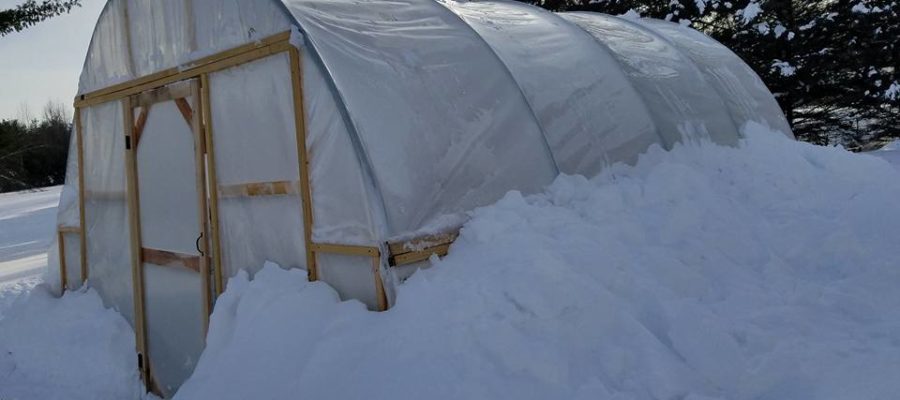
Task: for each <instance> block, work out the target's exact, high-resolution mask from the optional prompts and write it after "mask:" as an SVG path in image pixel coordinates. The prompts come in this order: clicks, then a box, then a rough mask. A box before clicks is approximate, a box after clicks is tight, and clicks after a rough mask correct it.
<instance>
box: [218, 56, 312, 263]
mask: <svg viewBox="0 0 900 400" xmlns="http://www.w3.org/2000/svg"><path fill="white" fill-rule="evenodd" d="M290 82H291V75H290V62H289V59H288V56H287V54H284V53H282V54H277V55H273V56H271V57H267V58H265V59H262V60H257V61H253V62H251V63H247V64H242V65H240V66H237V67H235V68H230V69H227V70H223V71H219V72H215V73H212V74H210V85H209V86H210V87H209V90H210V92H209V93H210V99H209V100H210V107H211V112H210V115H211V116H212V135H213V145H214V146H215V162H216V175H217V181H218V182H217V183H218V185H219V186H220V187H221V186H227V185H236V184H247V183H259V182H275V181H288V182H291V184H292V185H293V186H294V187H295V188H297V190H296V191H295V193H296V194H291V195H279V196H255V197H241V196H236V197H223V196H219V222H220V232H221V233H220V234H221V246H222V249H221V251H222V258H223V269H224V272H225V276H226V277H230V276H234V275H235V274H236V273H237V272H238V271H239V270H241V269H245V270H247V271H249V272H250V273H251V274H252V273H254V272H256V271H257V270H259V269H260V268H262V266H263V264H264V263H265V262H266V261H273V262H276V263H278V264H279V265H281V266H282V267H284V268H305V266H306V256H305V254H306V250H305V244H304V239H303V215H302V200H301V197H300V195H299V176H300V171H299V162H298V159H297V136H296V135H297V133H296V130H295V125H294V98H293V92H292V90H291V84H290Z"/></svg>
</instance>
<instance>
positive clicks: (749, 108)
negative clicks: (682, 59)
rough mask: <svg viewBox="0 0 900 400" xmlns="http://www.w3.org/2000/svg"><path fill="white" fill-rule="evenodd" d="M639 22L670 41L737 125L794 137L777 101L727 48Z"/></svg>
mask: <svg viewBox="0 0 900 400" xmlns="http://www.w3.org/2000/svg"><path fill="white" fill-rule="evenodd" d="M640 23H641V24H643V25H645V26H647V27H648V28H650V29H652V30H653V31H655V32H657V33H658V34H660V35H661V36H664V37H665V38H666V39H668V40H669V41H671V42H672V44H674V45H675V47H677V48H678V49H680V50H681V51H682V52H683V53H684V54H686V55H687V56H688V57H689V58H690V59H691V60H692V61H693V62H694V64H695V65H696V66H697V67H698V68H700V71H702V72H703V74H704V76H705V78H706V80H707V81H708V82H709V83H710V84H711V85H712V86H713V87H714V88H715V89H716V91H717V92H718V93H719V95H720V96H721V97H722V99H723V100H724V101H725V105H726V106H727V107H728V111H729V113H730V114H731V117H732V119H734V121H735V123H736V124H737V126H744V124H745V123H747V122H749V121H754V122H758V123H761V124H764V125H767V126H769V127H770V128H772V129H776V130H779V131H781V132H783V133H784V134H785V135H787V136H789V137H791V138H793V137H794V135H793V133H792V132H791V127H790V125H789V124H788V122H787V120H786V119H785V118H784V114H783V113H782V112H781V108H780V107H779V106H778V102H777V101H775V97H774V96H772V93H771V92H769V89H768V88H766V85H765V84H764V83H763V81H762V79H760V78H759V76H758V75H756V73H755V72H753V70H752V69H751V68H750V67H749V66H748V65H747V64H746V63H744V61H743V60H741V59H740V57H738V56H737V55H735V54H734V53H732V52H731V50H729V49H728V48H727V47H725V46H723V45H722V44H721V43H719V42H717V41H715V40H714V39H713V38H711V37H709V36H706V35H704V34H702V33H700V32H697V31H695V30H693V29H691V28H688V27H684V26H681V25H679V24H675V23H671V22H666V21H661V20H653V19H641V20H640Z"/></svg>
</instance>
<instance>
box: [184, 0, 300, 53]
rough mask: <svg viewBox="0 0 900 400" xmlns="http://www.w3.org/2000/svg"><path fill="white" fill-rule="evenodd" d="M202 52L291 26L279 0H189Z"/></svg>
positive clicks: (259, 37)
mask: <svg viewBox="0 0 900 400" xmlns="http://www.w3.org/2000/svg"><path fill="white" fill-rule="evenodd" d="M190 2H191V3H193V22H194V31H195V34H196V44H197V46H196V49H197V51H199V52H200V53H201V54H211V53H214V52H217V51H221V50H225V49H228V48H231V47H236V46H239V45H242V44H244V43H249V42H253V41H255V40H259V39H262V38H264V37H266V36H270V35H274V34H276V33H280V32H284V31H287V30H289V29H290V28H291V20H290V17H289V16H288V15H287V14H286V13H285V12H284V7H283V6H281V5H280V4H278V3H279V2H278V1H277V0H190Z"/></svg>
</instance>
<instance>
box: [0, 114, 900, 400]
mask: <svg viewBox="0 0 900 400" xmlns="http://www.w3.org/2000/svg"><path fill="white" fill-rule="evenodd" d="M747 136H748V139H746V140H745V141H744V142H743V143H742V145H741V147H740V148H723V147H717V146H713V145H711V144H695V143H691V144H686V145H680V146H678V147H677V148H676V149H675V150H673V151H671V152H663V151H661V150H659V149H651V151H649V152H648V153H647V154H646V155H645V156H643V157H642V158H641V160H640V162H639V164H638V165H637V166H636V167H628V166H621V165H620V166H614V167H612V168H609V169H607V171H606V172H604V173H603V174H601V175H600V176H598V177H595V178H593V179H585V178H583V177H577V176H562V177H560V178H559V179H557V181H556V182H555V183H554V184H553V185H551V186H550V187H549V188H548V189H547V190H546V192H545V193H542V194H539V195H534V196H527V197H523V196H522V195H520V194H519V193H515V192H512V193H509V194H508V195H507V196H506V197H505V198H503V199H502V200H501V201H499V202H498V203H496V204H494V205H492V206H489V207H484V208H481V209H478V210H476V211H474V212H473V213H472V215H471V217H472V218H471V220H470V222H469V223H467V224H466V225H465V227H464V228H463V230H462V232H461V236H460V238H459V239H458V240H457V242H456V243H455V244H454V245H453V247H452V248H451V251H450V254H449V255H448V256H447V257H445V258H444V259H442V260H440V261H436V262H435V265H434V266H433V267H432V268H431V269H429V270H424V271H420V272H418V273H416V274H415V275H414V276H413V277H412V278H410V279H409V280H408V281H407V282H406V283H405V284H403V285H401V287H400V289H399V294H398V298H397V301H396V305H395V306H394V307H393V308H392V309H391V310H389V311H387V312H384V313H372V312H368V311H366V310H365V309H364V307H363V306H362V305H361V304H360V303H358V302H354V301H348V302H340V301H339V300H338V297H337V295H336V294H335V292H334V291H333V290H332V289H331V288H329V287H328V286H327V285H325V284H323V283H320V282H316V283H308V282H306V279H305V274H304V273H302V272H300V271H284V270H281V269H279V268H277V267H276V266H274V265H267V266H266V268H264V269H263V270H262V271H261V272H259V273H258V274H257V275H256V276H255V278H254V280H252V281H250V280H248V277H247V276H246V275H244V274H241V275H238V276H237V277H235V278H233V279H231V280H230V281H229V285H228V290H227V291H226V293H225V294H224V295H223V296H222V297H221V298H220V299H219V300H218V303H217V306H216V309H215V312H214V314H213V316H212V322H211V327H210V333H209V336H208V341H207V350H206V351H205V352H204V354H203V356H202V358H201V359H200V362H199V365H198V367H197V369H196V371H195V374H194V376H193V377H192V378H191V379H190V380H189V381H188V382H187V383H186V384H185V385H184V386H183V387H182V389H181V390H180V392H179V393H178V394H177V396H176V398H178V399H213V398H215V399H247V398H253V399H284V398H296V397H304V398H313V399H325V398H337V399H354V398H367V399H420V398H428V399H461V398H508V399H597V398H603V399H685V400H700V399H794V400H796V399H849V398H854V399H887V398H893V397H895V396H896V394H897V393H900V379H897V377H898V376H900V290H897V288H898V286H900V246H898V244H897V240H898V238H900V212H897V210H898V204H900V172H898V170H897V169H895V168H894V167H892V166H891V165H890V164H888V163H887V162H885V161H884V160H882V159H879V158H876V157H872V156H867V155H856V154H851V153H849V152H846V151H844V150H842V149H839V148H823V147H815V146H812V145H808V144H803V143H797V142H793V141H789V140H787V139H785V138H784V137H783V136H780V135H778V134H774V133H771V132H766V130H765V129H763V128H761V127H759V126H752V127H750V129H747ZM45 308H50V306H45ZM60 318H62V317H61V316H60V317H58V318H56V320H54V319H52V318H48V319H47V321H46V323H47V324H50V323H56V322H57V321H58V320H59V319H60ZM67 318H68V317H67ZM58 333H59V334H63V333H64V332H63V331H58ZM78 333H79V332H78V331H74V332H65V334H78ZM91 335H94V336H96V335H102V333H92V334H91ZM84 336H90V335H87V334H84ZM0 343H4V342H2V341H0ZM35 343H39V342H37V341H36V342H35ZM123 347H124V346H123ZM35 357H39V358H40V357H41V356H40V355H35ZM122 368H125V367H124V366H123V367H122Z"/></svg>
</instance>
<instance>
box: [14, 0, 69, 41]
mask: <svg viewBox="0 0 900 400" xmlns="http://www.w3.org/2000/svg"><path fill="white" fill-rule="evenodd" d="M80 5H81V0H44V1H42V2H41V3H38V2H37V1H36V0H26V1H25V2H24V3H22V4H20V5H18V6H16V7H15V8H10V9H7V10H2V11H0V36H5V35H7V34H9V33H12V32H19V31H21V30H23V29H25V28H28V27H29V26H32V25H34V24H37V23H38V22H41V21H43V20H45V19H47V18H51V17H55V16H57V15H60V14H62V13H68V12H69V11H70V10H71V9H72V7H75V6H80Z"/></svg>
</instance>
